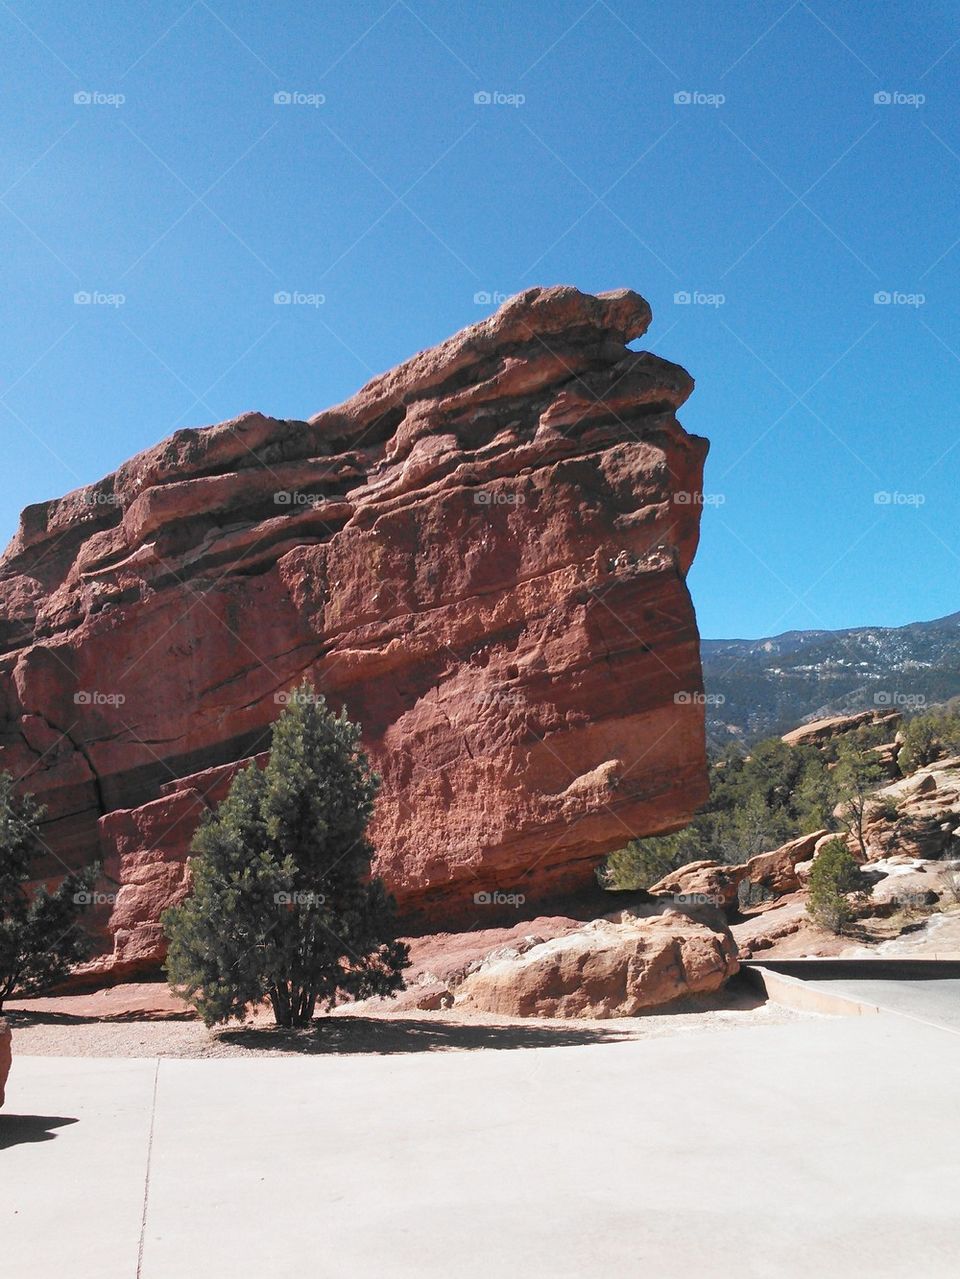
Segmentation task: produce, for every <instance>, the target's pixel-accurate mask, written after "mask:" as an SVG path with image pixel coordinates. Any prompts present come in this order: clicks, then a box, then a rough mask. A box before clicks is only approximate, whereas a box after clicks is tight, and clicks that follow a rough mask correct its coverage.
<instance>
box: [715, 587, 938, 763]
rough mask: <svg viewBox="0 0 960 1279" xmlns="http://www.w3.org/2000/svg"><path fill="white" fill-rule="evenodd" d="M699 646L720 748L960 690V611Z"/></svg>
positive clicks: (926, 701)
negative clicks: (895, 623) (812, 722)
mask: <svg viewBox="0 0 960 1279" xmlns="http://www.w3.org/2000/svg"><path fill="white" fill-rule="evenodd" d="M700 653H701V657H702V660H703V677H704V687H705V689H706V693H707V707H706V710H707V738H708V742H709V745H710V747H711V749H712V750H717V749H720V748H721V747H722V746H723V745H725V744H726V743H728V742H729V741H731V740H739V741H742V742H743V743H745V744H750V743H751V742H754V741H757V740H758V739H759V738H762V737H769V736H771V735H773V734H775V733H784V732H786V731H788V730H789V729H791V728H795V727H796V726H797V725H798V724H802V723H804V722H806V721H808V720H812V719H819V718H821V717H824V716H827V715H839V714H843V713H846V712H853V711H860V710H868V709H870V708H872V707H876V706H890V707H896V708H899V709H903V710H906V711H910V710H913V709H916V708H918V707H922V706H924V705H926V704H929V703H931V702H943V701H946V700H947V699H948V698H951V697H956V696H957V695H960V612H957V613H951V614H949V615H948V616H947V617H939V618H936V619H934V620H933V621H931V622H910V623H909V624H908V625H906V626H856V627H849V628H847V629H846V630H839V631H819V630H817V631H785V632H784V633H783V634H782V635H774V636H770V637H768V638H764V639H757V640H737V639H733V640H701V642H700ZM721 699H722V700H721Z"/></svg>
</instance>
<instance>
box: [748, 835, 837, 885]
mask: <svg viewBox="0 0 960 1279" xmlns="http://www.w3.org/2000/svg"><path fill="white" fill-rule="evenodd" d="M829 837H830V832H829V831H826V830H815V831H812V832H811V833H810V834H809V835H800V836H798V838H797V839H790V840H788V841H787V842H786V843H785V844H781V845H780V847H779V848H775V849H773V851H772V852H769V853H758V854H757V856H756V857H751V858H750V860H749V861H748V862H746V864H745V870H746V874H745V875H744V878H745V879H746V880H747V882H748V883H750V884H757V885H759V886H760V887H761V888H766V889H767V890H768V891H769V892H772V893H774V894H776V895H777V896H780V895H781V894H783V893H792V892H795V891H796V890H797V889H798V888H799V887H800V883H801V881H800V876H799V874H798V871H797V867H798V866H799V865H802V864H803V863H804V862H806V861H807V860H809V859H812V858H813V856H814V850H815V849H816V847H817V845H818V844H821V843H822V842H824V841H826V840H827V839H829Z"/></svg>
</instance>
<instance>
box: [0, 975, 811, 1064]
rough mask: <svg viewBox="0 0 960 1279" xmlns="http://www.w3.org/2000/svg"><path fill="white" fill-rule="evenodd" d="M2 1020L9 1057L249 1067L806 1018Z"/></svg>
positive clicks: (647, 1035) (718, 1012)
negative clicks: (279, 1022)
mask: <svg viewBox="0 0 960 1279" xmlns="http://www.w3.org/2000/svg"><path fill="white" fill-rule="evenodd" d="M60 1002H61V1003H62V1002H63V1001H60ZM4 1015H5V1016H6V1017H7V1020H8V1021H9V1022H10V1025H11V1027H12V1029H13V1051H14V1056H15V1057H16V1056H40V1057H50V1056H66V1057H250V1056H277V1055H280V1056H284V1055H287V1056H289V1055H300V1054H304V1053H337V1054H342V1055H349V1054H355V1053H381V1054H391V1053H411V1052H464V1051H470V1050H475V1049H484V1048H494V1049H510V1048H544V1047H562V1046H569V1045H573V1044H595V1043H618V1042H622V1041H624V1040H636V1039H653V1038H660V1037H662V1036H665V1035H689V1034H705V1033H709V1032H711V1031H717V1030H728V1029H731V1028H732V1027H737V1026H740V1027H743V1028H749V1027H755V1026H769V1025H778V1024H782V1023H784V1022H793V1021H797V1020H803V1019H805V1017H806V1016H807V1015H806V1014H802V1013H796V1012H793V1011H791V1010H790V1009H787V1008H783V1007H781V1006H780V1005H778V1004H773V1003H769V1002H763V1001H761V1000H760V998H759V997H758V996H757V995H755V994H753V993H752V992H750V991H748V990H744V989H737V990H732V989H728V990H727V991H726V992H724V993H723V994H722V995H719V996H713V997H710V998H701V999H696V1000H689V1001H687V1002H686V1003H685V1004H684V1005H683V1006H682V1007H680V1008H678V1009H677V1010H676V1011H673V1012H669V1013H662V1012H661V1013H657V1014H647V1015H645V1016H642V1017H630V1018H627V1017H621V1018H611V1019H610V1020H608V1021H592V1020H579V1019H578V1020H576V1021H571V1020H556V1019H548V1018H524V1019H523V1020H512V1019H507V1018H502V1017H492V1016H488V1015H487V1014H484V1013H466V1012H458V1011H454V1010H451V1009H446V1010H444V1011H441V1012H415V1013H410V1012H402V1013H394V1014H390V1013H384V1014H379V1015H377V1016H375V1017H373V1016H365V1015H363V1014H362V1012H349V1011H347V1010H343V1011H342V1012H340V1011H338V1012H336V1013H334V1014H332V1015H330V1016H323V1017H318V1018H317V1019H316V1020H315V1022H314V1027H313V1028H312V1029H311V1030H305V1031H281V1030H278V1029H276V1028H275V1027H274V1026H273V1025H272V1020H271V1018H270V1017H269V1016H268V1015H264V1016H258V1017H257V1018H255V1019H253V1020H251V1021H249V1022H245V1023H243V1024H242V1025H240V1024H237V1025H235V1026H234V1027H232V1028H225V1029H219V1030H213V1031H211V1030H207V1029H206V1028H205V1027H204V1026H203V1025H201V1024H200V1023H199V1022H197V1021H184V1020H163V1021H157V1020H133V1021H120V1022H118V1021H102V1020H100V1019H98V1018H93V1017H89V1016H71V1015H70V1014H69V1013H63V1012H58V1013H52V1012H35V1011H34V1012H26V1011H22V1010H13V1009H11V1010H10V1011H8V1012H5V1014H4Z"/></svg>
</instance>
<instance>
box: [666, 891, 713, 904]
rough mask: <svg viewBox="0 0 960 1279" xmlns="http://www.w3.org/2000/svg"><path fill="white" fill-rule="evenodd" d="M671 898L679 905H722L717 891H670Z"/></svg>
mask: <svg viewBox="0 0 960 1279" xmlns="http://www.w3.org/2000/svg"><path fill="white" fill-rule="evenodd" d="M671 900H672V901H675V902H677V903H678V904H679V905H680V906H722V905H723V898H722V897H721V896H720V894H719V893H672V894H671Z"/></svg>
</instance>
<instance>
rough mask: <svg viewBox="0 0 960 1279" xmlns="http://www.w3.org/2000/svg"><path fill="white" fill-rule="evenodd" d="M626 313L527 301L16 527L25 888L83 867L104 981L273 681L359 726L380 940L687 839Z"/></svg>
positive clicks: (688, 487) (681, 387)
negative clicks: (92, 876)
mask: <svg viewBox="0 0 960 1279" xmlns="http://www.w3.org/2000/svg"><path fill="white" fill-rule="evenodd" d="M649 321H650V309H649V307H648V305H647V303H646V302H645V301H644V300H643V299H642V298H641V297H639V296H638V295H637V294H635V293H632V292H629V291H625V290H624V291H618V292H613V293H607V294H601V295H599V296H596V297H593V296H589V295H586V294H583V293H580V292H578V291H577V290H576V289H573V288H569V287H558V288H549V289H539V288H537V289H530V290H528V291H527V292H525V293H522V294H519V295H518V296H517V297H514V298H512V299H511V300H509V301H508V302H507V303H505V304H504V306H502V307H501V308H500V310H499V311H497V312H496V314H494V315H493V316H491V317H490V318H489V319H486V320H484V321H482V322H481V323H479V324H476V325H473V326H472V327H471V328H469V329H466V330H464V331H463V332H461V333H459V334H457V335H456V336H454V337H453V338H451V339H449V340H448V341H446V342H444V343H442V344H441V345H440V346H437V347H435V348H433V349H431V350H428V351H424V352H422V353H420V354H419V355H416V356H414V357H413V358H412V359H410V360H408V361H406V363H404V364H401V365H400V366H399V367H397V368H395V369H393V370H391V371H390V372H388V373H385V374H383V375H382V376H380V377H377V378H375V379H374V380H373V381H372V382H370V383H369V384H368V385H367V386H365V387H364V388H363V389H362V390H361V391H360V392H359V393H358V394H356V395H355V396H354V397H353V398H352V399H350V400H348V401H346V402H345V403H343V404H341V405H339V406H337V407H336V408H333V409H330V410H327V411H326V412H323V413H320V414H318V415H317V416H316V417H314V418H312V419H310V420H309V421H279V420H276V419H273V418H268V417H264V416H262V415H261V414H259V413H249V414H245V415H243V416H242V417H239V418H237V419H235V420H233V421H230V422H225V423H222V424H220V425H218V426H212V427H208V428H205V429H196V430H195V429H191V430H182V431H178V432H177V433H176V434H175V435H173V436H171V437H170V438H169V439H167V440H165V441H164V442H163V443H161V444H159V445H157V446H156V447H155V448H153V449H150V450H148V451H146V452H144V453H141V454H139V455H137V456H136V457H134V458H132V459H131V460H130V461H129V462H126V463H125V464H124V465H122V466H121V467H120V468H119V469H118V470H117V471H116V472H114V473H113V474H112V475H109V476H107V477H106V478H105V479H103V480H102V481H101V482H100V483H99V484H95V485H91V486H89V487H87V488H84V489H81V490H78V491H76V492H74V493H71V494H68V495H67V496H66V497H63V498H60V499H57V500H54V501H49V502H44V503H41V504H39V505H35V506H31V507H28V508H27V509H26V510H25V511H24V513H23V515H22V517H21V523H20V528H19V531H18V532H17V534H16V536H15V538H14V539H13V542H12V543H11V544H10V546H9V547H8V549H7V551H6V553H5V555H4V556H3V559H2V560H0V767H2V768H5V769H9V770H11V771H12V772H13V773H14V775H15V776H16V777H17V778H18V779H20V784H21V786H22V788H23V789H24V790H30V791H33V792H35V793H36V794H37V795H38V796H39V797H40V798H41V799H42V800H43V802H44V803H45V804H46V805H47V808H48V814H49V815H48V824H47V826H46V829H45V832H44V838H45V840H46V842H47V844H48V846H49V849H50V857H49V861H48V865H47V866H46V868H45V873H48V874H49V875H50V876H55V875H56V874H58V873H61V872H62V870H63V868H64V866H77V865H80V864H84V863H88V862H90V861H92V860H94V859H98V860H100V861H102V863H103V865H104V870H105V879H104V894H103V901H102V903H101V905H100V906H99V907H98V911H99V923H100V924H101V925H102V927H103V928H104V929H105V930H106V933H107V934H108V935H109V941H108V942H107V943H106V950H107V952H108V954H107V955H106V956H105V957H104V959H103V960H102V961H101V962H102V964H103V965H105V966H106V967H110V966H111V965H113V966H114V967H115V968H116V971H117V973H118V974H119V973H120V972H121V971H123V972H129V971H133V970H136V969H139V968H143V967H145V966H148V965H149V964H150V963H155V962H156V960H157V958H158V956H159V954H160V953H161V952H162V939H161V937H160V930H159V927H158V924H157V921H158V915H159V911H160V910H161V909H162V907H163V906H164V905H166V904H167V903H168V902H170V901H172V900H176V899H177V897H178V896H182V894H183V893H184V892H185V891H186V878H185V859H186V853H187V849H188V846H189V841H190V837H191V835H192V833H193V830H194V828H195V826H196V823H197V821H198V819H199V816H200V814H201V813H202V812H203V811H204V809H205V808H206V807H208V806H209V805H210V804H211V803H213V802H214V801H215V800H216V799H219V798H221V797H222V794H223V793H224V792H225V788H226V786H227V785H228V784H229V778H230V776H231V775H232V772H233V770H234V768H235V766H236V764H237V762H238V761H241V760H244V759H247V758H249V757H251V756H254V755H256V754H257V753H258V752H262V751H263V750H264V749H265V748H266V747H267V745H268V743H269V726H270V724H271V722H272V721H273V720H274V719H275V718H276V716H277V714H278V712H279V710H280V709H281V707H282V704H283V700H284V698H285V697H286V696H287V695H288V693H289V691H290V690H291V689H292V688H293V687H295V685H296V684H297V682H298V681H299V680H300V678H301V677H302V676H304V675H308V676H310V677H311V678H312V679H313V680H314V682H315V683H316V685H317V686H318V687H319V688H320V689H322V690H323V691H324V692H325V694H326V695H327V697H328V699H329V700H330V701H331V702H332V703H333V704H334V705H337V706H339V705H344V704H345V705H346V706H347V708H348V711H349V713H350V715H351V716H352V717H353V718H355V719H357V720H359V722H360V723H361V724H362V726H363V732H364V738H365V741H366V743H367V745H368V747H369V751H370V754H371V756H372V758H373V760H374V762H375V765H376V767H377V769H378V771H379V772H380V773H381V775H382V777H383V788H382V792H381V796H380V799H379V801H378V806H377V811H376V816H375V821H374V829H373V832H372V834H373V838H374V841H375V845H376V848H377V850H378V851H377V870H378V871H379V872H380V873H381V874H383V875H384V877H385V878H386V880H387V882H388V884H389V886H390V888H391V889H392V891H393V892H394V893H395V895H396V897H397V899H398V902H399V905H400V909H401V912H402V915H403V916H404V918H405V920H406V921H407V922H408V923H409V924H410V926H411V927H422V928H423V929H429V928H432V927H435V926H438V925H444V924H450V923H452V922H454V921H459V922H463V921H467V922H468V923H469V921H471V920H472V919H473V918H474V917H475V916H476V915H477V911H478V908H480V907H485V906H488V905H490V904H491V902H492V903H493V904H496V895H497V894H514V895H517V894H520V895H522V896H524V897H525V898H526V899H527V900H528V901H530V902H533V901H535V900H536V899H537V898H538V897H544V896H546V895H548V894H556V893H558V892H565V891H568V890H570V891H573V890H576V889H578V888H580V887H582V886H583V885H585V884H587V883H589V881H590V879H591V877H592V875H593V870H594V867H595V865H596V864H597V861H598V859H599V858H600V857H602V856H603V855H604V854H605V853H606V852H608V851H609V850H611V849H612V848H614V847H616V846H618V845H619V844H622V843H623V842H624V841H625V840H626V839H628V838H630V837H632V836H637V835H644V834H653V833H658V832H665V831H670V830H674V829H677V828H679V827H680V826H682V825H684V824H685V823H686V822H687V821H688V820H689V819H690V817H691V815H692V813H693V812H694V810H695V809H696V808H697V806H698V805H699V804H700V803H702V802H703V800H704V799H705V797H706V769H705V759H704V733H703V706H702V697H701V687H702V686H701V676H700V661H699V652H698V635H697V629H696V624H695V619H694V613H693V608H692V606H691V601H690V597H689V594H688V592H687V588H686V585H685V577H686V573H687V570H688V569H689V567H690V563H691V560H692V559H693V555H694V552H695V549H696V545H697V538H698V526H699V514H700V494H701V475H702V465H703V460H704V456H705V454H706V450H707V443H706V441H705V440H703V439H701V438H698V437H696V436H692V435H689V434H687V433H686V432H685V431H684V430H683V429H682V428H681V426H680V425H679V424H678V422H677V420H676V416H675V412H676V410H677V409H678V407H679V406H680V405H681V404H682V403H683V401H684V400H685V399H686V398H687V396H688V395H689V393H690V391H691V389H692V386H693V383H692V380H691V379H690V377H689V375H688V374H687V373H686V372H685V371H684V370H683V369H682V368H679V367H678V366H677V365H675V364H671V363H668V362H667V361H666V360H663V359H660V358H658V357H657V356H654V355H652V354H650V353H647V352H642V351H635V350H632V349H630V348H629V347H628V345H627V344H628V343H630V342H632V341H633V340H634V339H636V338H638V337H639V336H640V335H642V334H643V333H644V332H645V330H646V328H647V326H648V324H649ZM484 894H486V895H487V898H488V899H489V900H485V899H484Z"/></svg>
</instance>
